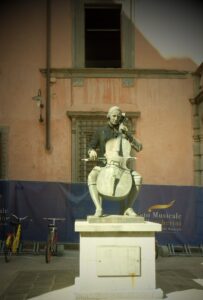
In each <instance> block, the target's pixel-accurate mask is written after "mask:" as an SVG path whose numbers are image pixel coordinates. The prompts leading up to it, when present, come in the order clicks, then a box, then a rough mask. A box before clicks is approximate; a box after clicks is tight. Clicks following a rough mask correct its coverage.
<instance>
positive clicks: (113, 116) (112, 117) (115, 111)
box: [107, 106, 122, 126]
mask: <svg viewBox="0 0 203 300" xmlns="http://www.w3.org/2000/svg"><path fill="white" fill-rule="evenodd" d="M121 117H122V111H121V109H120V108H119V107H118V106H112V107H110V108H109V111H108V113H107V118H108V119H109V122H110V124H112V125H114V126H115V125H118V124H119V123H120V120H121Z"/></svg>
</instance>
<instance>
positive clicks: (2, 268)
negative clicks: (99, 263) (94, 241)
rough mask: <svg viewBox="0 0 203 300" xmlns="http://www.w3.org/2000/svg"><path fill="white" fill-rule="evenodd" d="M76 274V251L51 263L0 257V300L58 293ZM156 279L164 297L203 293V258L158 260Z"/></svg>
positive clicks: (34, 257) (37, 258)
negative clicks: (193, 290)
mask: <svg viewBox="0 0 203 300" xmlns="http://www.w3.org/2000/svg"><path fill="white" fill-rule="evenodd" d="M78 275H79V251H78V250H65V252H64V254H63V255H62V256H59V257H53V259H52V261H51V263H50V264H46V263H45V259H44V256H43V255H28V254H26V255H20V256H14V257H12V259H11V261H10V262H9V263H5V261H4V257H3V256H0V300H24V299H29V298H32V297H36V296H40V295H43V294H44V293H48V292H50V291H54V290H59V289H62V288H65V287H68V286H71V285H73V284H74V279H75V277H76V276H78ZM156 278H157V288H161V289H162V290H163V291H164V293H165V294H168V293H172V292H175V291H183V290H190V289H197V290H203V285H202V284H201V282H202V281H203V257H174V256H172V257H159V258H158V259H157V260H156ZM195 279H196V281H195ZM198 280H200V281H201V282H199V281H198ZM67 300H68V299H67ZM192 300H196V299H195V298H194V297H193V299H192Z"/></svg>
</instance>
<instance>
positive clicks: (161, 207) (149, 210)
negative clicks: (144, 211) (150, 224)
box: [148, 200, 175, 212]
mask: <svg viewBox="0 0 203 300" xmlns="http://www.w3.org/2000/svg"><path fill="white" fill-rule="evenodd" d="M174 203H175V200H173V201H171V202H169V203H168V204H155V205H152V206H150V207H149V208H148V212H151V211H153V210H155V209H166V208H169V207H171V206H173V204H174Z"/></svg>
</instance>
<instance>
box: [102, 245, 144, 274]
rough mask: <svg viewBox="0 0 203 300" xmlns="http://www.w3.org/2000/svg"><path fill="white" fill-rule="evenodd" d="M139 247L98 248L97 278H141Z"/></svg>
mask: <svg viewBox="0 0 203 300" xmlns="http://www.w3.org/2000/svg"><path fill="white" fill-rule="evenodd" d="M140 255H141V250H140V247H139V246H98V247H97V253H96V257H97V262H96V266H97V276H131V277H132V276H133V277H135V276H141V262H140V261H141V257H140Z"/></svg>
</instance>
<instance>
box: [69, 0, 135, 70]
mask: <svg viewBox="0 0 203 300" xmlns="http://www.w3.org/2000/svg"><path fill="white" fill-rule="evenodd" d="M90 4H97V5H99V4H104V3H103V2H102V1H94V0H93V1H90V0H76V1H74V2H73V26H72V27H73V49H72V50H73V51H72V53H73V67H74V68H85V5H90ZM105 4H106V5H108V4H109V5H110V4H111V5H112V1H105ZM118 4H120V5H121V68H129V69H133V68H134V67H135V25H134V24H135V13H134V12H135V1H133V0H118V1H116V3H115V5H118Z"/></svg>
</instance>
